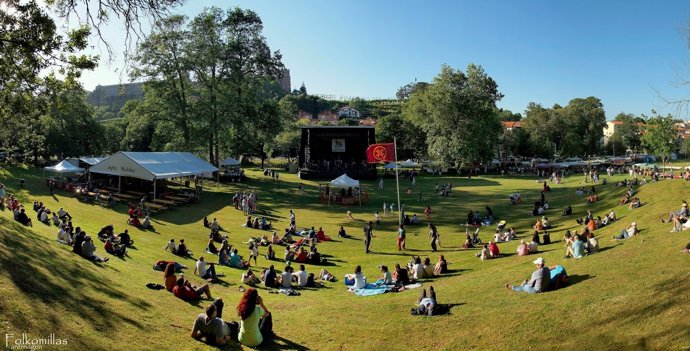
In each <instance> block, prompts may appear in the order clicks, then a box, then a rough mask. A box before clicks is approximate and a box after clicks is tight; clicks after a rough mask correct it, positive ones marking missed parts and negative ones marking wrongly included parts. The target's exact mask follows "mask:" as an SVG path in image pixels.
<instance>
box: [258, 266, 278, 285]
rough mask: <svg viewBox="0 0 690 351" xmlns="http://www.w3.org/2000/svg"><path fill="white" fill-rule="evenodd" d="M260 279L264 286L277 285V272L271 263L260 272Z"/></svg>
mask: <svg viewBox="0 0 690 351" xmlns="http://www.w3.org/2000/svg"><path fill="white" fill-rule="evenodd" d="M261 281H262V282H263V283H264V286H265V287H267V288H269V289H270V288H276V287H278V279H277V273H276V271H275V268H274V267H273V265H271V266H270V267H269V268H268V269H266V270H265V271H264V272H263V273H261Z"/></svg>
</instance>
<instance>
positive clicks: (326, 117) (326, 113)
mask: <svg viewBox="0 0 690 351" xmlns="http://www.w3.org/2000/svg"><path fill="white" fill-rule="evenodd" d="M317 119H318V120H319V121H325V122H330V123H333V124H338V120H339V119H340V117H339V116H338V114H337V113H335V111H333V110H331V109H325V110H323V111H321V112H319V115H318V118H317Z"/></svg>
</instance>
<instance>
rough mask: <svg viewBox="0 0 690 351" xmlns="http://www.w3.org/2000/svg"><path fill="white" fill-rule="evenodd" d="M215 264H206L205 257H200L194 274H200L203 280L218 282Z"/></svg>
mask: <svg viewBox="0 0 690 351" xmlns="http://www.w3.org/2000/svg"><path fill="white" fill-rule="evenodd" d="M214 265H215V263H210V262H206V261H205V260H204V256H200V257H199V260H198V261H196V266H195V267H194V274H199V276H200V277H201V279H209V280H216V267H215V266H214Z"/></svg>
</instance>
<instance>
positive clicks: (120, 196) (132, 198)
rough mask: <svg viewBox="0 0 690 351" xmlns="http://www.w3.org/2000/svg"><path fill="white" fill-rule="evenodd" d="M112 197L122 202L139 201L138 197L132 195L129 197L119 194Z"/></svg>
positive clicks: (128, 195)
mask: <svg viewBox="0 0 690 351" xmlns="http://www.w3.org/2000/svg"><path fill="white" fill-rule="evenodd" d="M113 196H115V197H118V198H120V199H123V200H139V197H137V196H134V195H130V194H123V193H119V194H113Z"/></svg>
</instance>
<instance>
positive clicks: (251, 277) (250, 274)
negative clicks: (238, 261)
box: [242, 268, 261, 286]
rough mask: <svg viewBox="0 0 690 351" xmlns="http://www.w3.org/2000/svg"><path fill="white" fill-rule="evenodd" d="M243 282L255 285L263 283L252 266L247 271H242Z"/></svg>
mask: <svg viewBox="0 0 690 351" xmlns="http://www.w3.org/2000/svg"><path fill="white" fill-rule="evenodd" d="M242 283H244V284H247V285H249V286H255V285H257V284H259V283H261V279H259V278H258V277H257V276H256V275H255V274H254V271H252V270H251V268H249V269H247V271H246V272H244V273H242Z"/></svg>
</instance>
